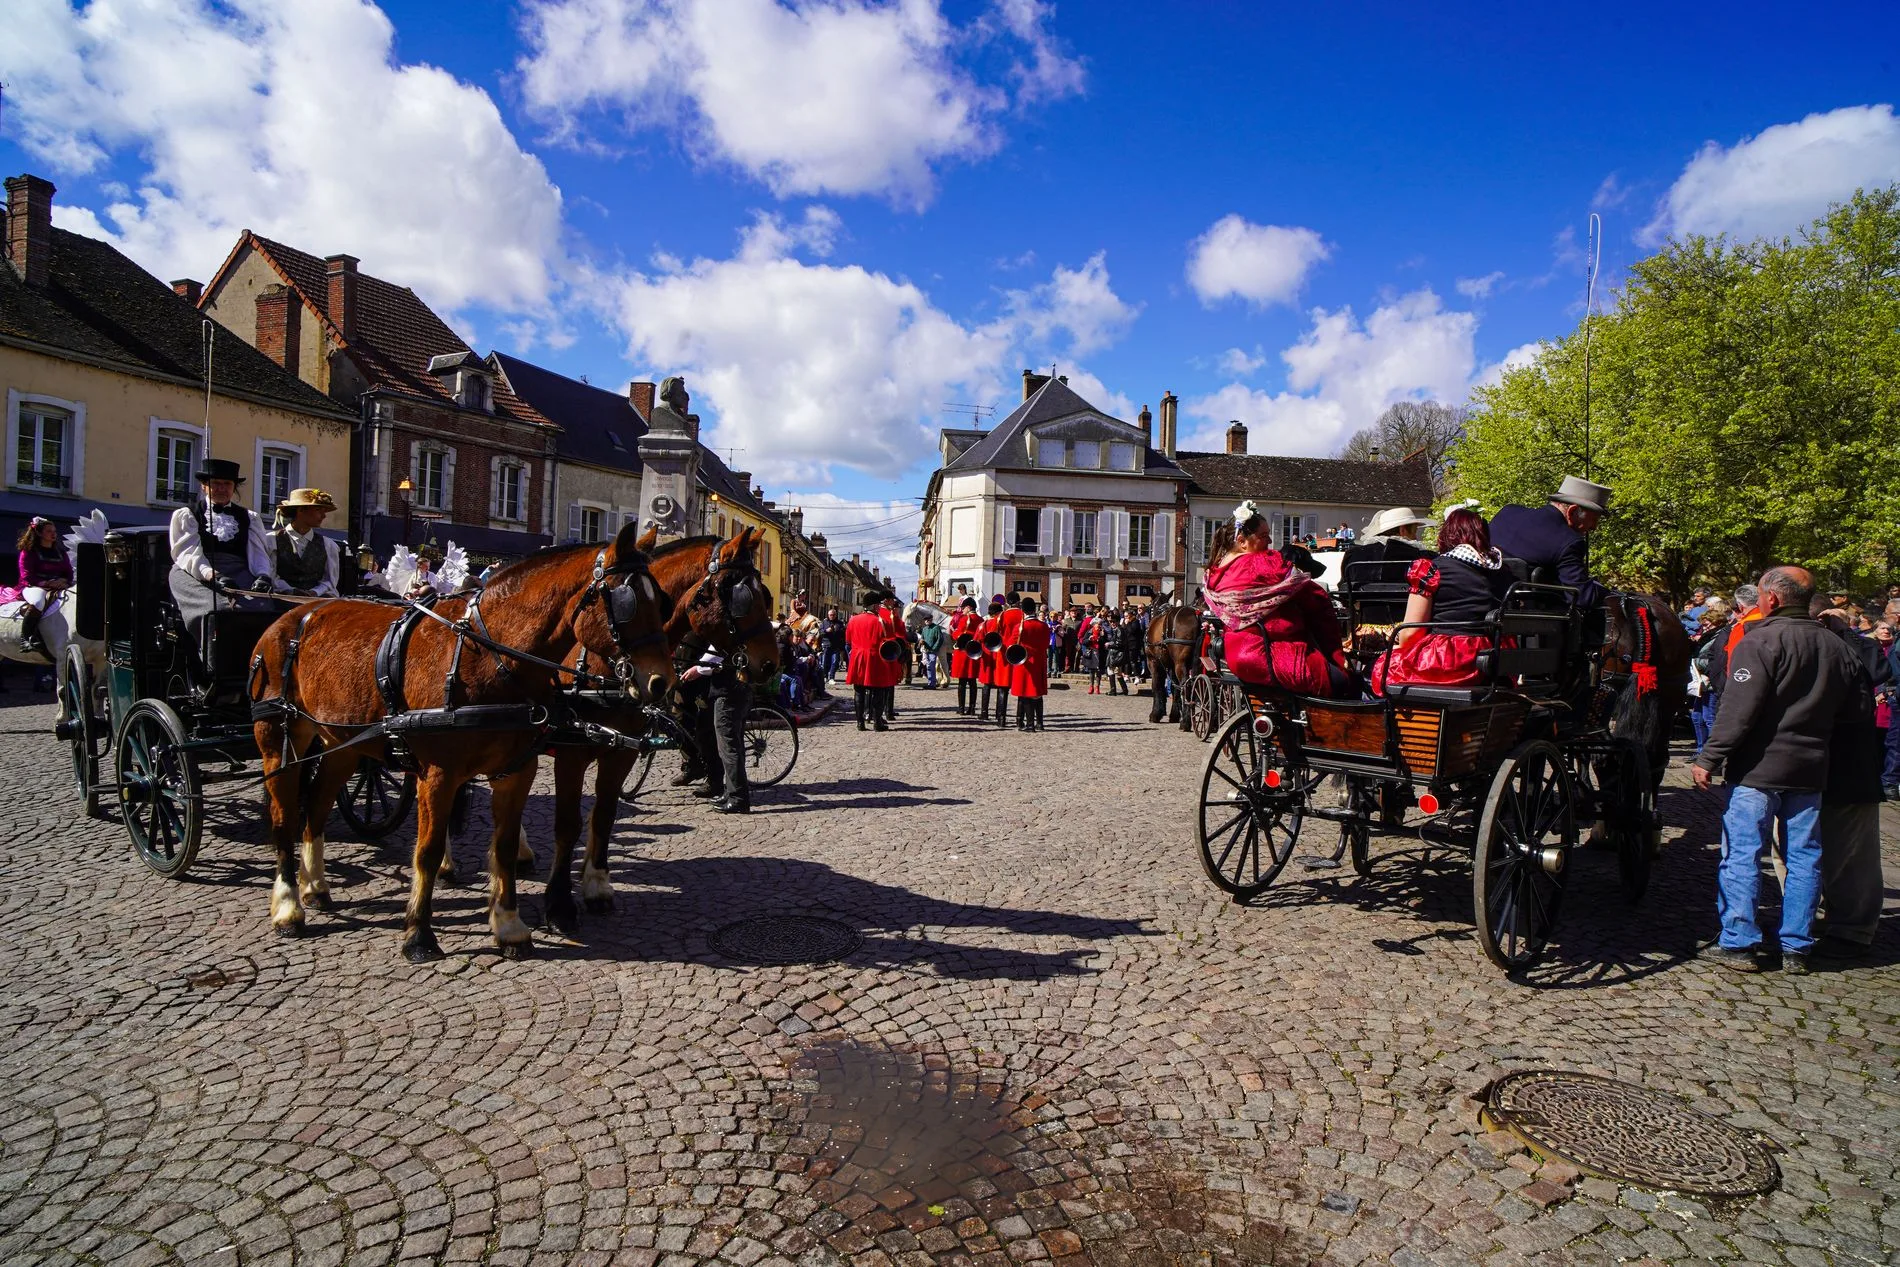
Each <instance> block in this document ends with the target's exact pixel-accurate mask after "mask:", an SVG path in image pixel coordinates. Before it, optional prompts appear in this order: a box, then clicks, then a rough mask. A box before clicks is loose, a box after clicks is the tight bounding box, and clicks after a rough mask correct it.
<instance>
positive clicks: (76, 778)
mask: <svg viewBox="0 0 1900 1267" xmlns="http://www.w3.org/2000/svg"><path fill="white" fill-rule="evenodd" d="M76 550H77V556H78V557H77V569H76V570H77V576H78V585H77V587H76V588H77V592H78V596H79V598H78V613H77V617H76V621H75V624H76V628H77V632H78V634H79V636H80V638H81V639H90V640H93V641H95V642H102V643H104V645H105V669H104V672H103V675H100V674H98V673H96V672H95V671H94V669H93V667H92V666H91V665H90V664H89V663H88V662H87V659H86V657H85V655H84V654H83V652H82V649H81V647H80V646H78V645H73V646H69V647H68V648H67V649H66V652H65V654H66V661H67V662H66V665H65V672H64V673H63V675H62V678H61V682H60V700H59V705H60V708H59V715H60V719H61V720H60V721H59V723H58V727H57V730H56V733H57V735H58V737H59V738H60V739H61V740H63V741H64V742H65V743H66V744H67V745H68V747H69V748H70V750H71V755H72V771H73V785H74V790H75V791H76V792H77V793H78V795H79V796H80V798H81V799H82V800H83V801H84V803H85V807H86V812H87V814H88V815H91V816H93V817H102V816H103V814H104V806H105V802H106V801H107V800H108V799H116V801H117V803H118V808H119V811H120V815H121V818H122V819H123V821H124V823H125V829H126V833H127V834H128V835H129V836H130V837H131V840H132V846H133V849H134V850H135V851H136V852H137V854H138V856H139V858H140V860H142V861H143V862H144V863H145V864H146V865H147V866H148V867H150V868H151V869H152V870H154V871H156V872H158V873H159V874H160V875H163V876H167V877H170V878H176V877H178V876H181V875H183V874H184V873H185V871H186V870H187V869H188V868H189V867H190V866H191V864H192V861H193V859H194V858H195V857H196V856H197V853H198V846H199V843H200V841H201V839H202V836H203V831H204V810H205V801H206V796H205V789H207V788H209V787H214V786H216V785H219V784H229V783H237V782H242V781H245V780H254V779H255V777H256V776H255V774H254V773H253V771H252V770H251V769H250V764H251V763H252V762H254V761H255V760H256V759H257V745H256V741H255V739H254V738H253V735H252V717H251V701H250V695H249V691H248V689H247V679H248V675H249V669H250V660H251V653H252V650H253V649H254V648H255V646H256V644H257V640H258V638H259V636H260V635H261V634H262V633H263V632H264V630H265V629H266V628H268V627H269V626H270V624H271V623H272V622H273V621H275V620H276V619H277V618H278V616H279V615H281V614H282V613H281V610H266V611H243V610H236V609H232V610H226V611H218V612H214V613H212V615H211V616H210V617H208V618H207V620H206V622H205V638H206V641H207V644H208V646H207V648H206V650H205V653H204V656H203V659H199V651H198V649H197V648H196V646H195V644H194V642H193V640H192V638H191V635H190V633H189V632H188V631H187V629H186V628H185V623H184V621H183V619H182V618H181V617H180V615H179V612H178V607H177V604H176V603H174V602H173V600H172V596H171V589H170V586H169V584H168V582H167V576H168V574H169V572H170V570H171V567H172V557H171V543H170V537H169V534H168V531H167V529H165V528H163V527H157V528H122V529H118V530H116V531H114V532H112V533H110V534H109V535H108V536H107V537H106V540H105V542H104V544H97V543H82V544H80V545H78V546H77V547H76ZM414 800H415V782H414V778H413V776H405V775H402V774H398V773H397V772H395V771H392V770H390V769H389V768H387V767H386V766H384V765H383V764H382V763H380V762H373V761H366V762H364V763H362V765H361V766H359V767H358V769H357V771H356V772H355V774H354V776H353V777H352V778H351V781H350V783H349V784H348V786H347V787H346V788H345V790H344V793H343V795H342V796H341V797H340V798H339V802H338V812H339V813H341V814H342V815H343V818H344V821H345V822H346V823H347V824H348V825H349V826H350V827H351V829H352V830H354V831H355V832H356V833H357V834H358V835H359V836H362V837H364V838H368V839H376V838H380V837H382V836H385V835H387V834H388V833H389V832H391V831H393V830H394V829H395V828H396V827H397V826H398V825H399V824H401V822H402V821H403V819H404V818H406V817H407V816H408V813H409V808H410V806H411V805H412V804H413V803H414Z"/></svg>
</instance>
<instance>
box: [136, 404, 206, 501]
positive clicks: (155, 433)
mask: <svg viewBox="0 0 1900 1267" xmlns="http://www.w3.org/2000/svg"><path fill="white" fill-rule="evenodd" d="M146 422H147V427H148V430H147V434H146V441H145V500H146V501H147V502H148V503H150V504H151V505H153V506H184V505H187V504H189V503H190V501H191V499H192V498H193V497H195V496H197V493H198V490H197V487H196V485H197V481H195V480H193V479H192V477H191V473H190V472H189V471H187V472H186V473H185V484H184V494H185V495H184V496H183V497H181V498H178V499H176V500H174V499H172V498H169V497H160V496H159V495H158V437H159V435H160V434H161V433H164V432H169V433H171V434H172V435H179V436H185V437H187V438H189V439H190V440H191V446H192V447H191V454H192V456H191V465H192V466H194V467H196V466H200V465H202V464H203V462H204V460H205V458H206V457H207V456H208V455H207V454H206V453H205V429H204V428H203V427H197V426H193V425H192V424H191V423H189V422H179V421H178V420H177V419H175V418H160V417H159V416H157V415H156V414H153V415H151V416H149V417H148V418H147V419H146Z"/></svg>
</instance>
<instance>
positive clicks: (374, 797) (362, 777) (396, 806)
mask: <svg viewBox="0 0 1900 1267" xmlns="http://www.w3.org/2000/svg"><path fill="white" fill-rule="evenodd" d="M415 804H416V776H415V775H413V774H405V773H403V772H402V771H400V770H392V769H390V768H389V767H388V766H386V765H384V764H383V763H382V762H380V761H378V760H376V759H375V758H373V757H364V758H363V759H362V760H360V761H358V762H357V763H356V772H355V773H354V774H352V775H350V781H349V782H348V783H345V784H344V785H343V794H342V795H341V796H339V797H337V801H336V811H337V813H339V814H341V815H342V816H343V821H344V822H345V823H347V824H349V828H350V830H351V831H352V832H355V833H356V837H357V839H359V840H381V839H382V838H383V837H385V836H387V835H388V834H389V833H390V832H392V831H395V830H396V828H398V827H400V826H402V824H403V820H404V819H406V818H408V817H409V811H410V810H411V809H413V808H414V807H415Z"/></svg>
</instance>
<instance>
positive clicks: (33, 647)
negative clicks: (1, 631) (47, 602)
mask: <svg viewBox="0 0 1900 1267" xmlns="http://www.w3.org/2000/svg"><path fill="white" fill-rule="evenodd" d="M45 614H46V613H44V612H42V611H41V610H40V609H39V608H37V607H33V606H30V605H28V606H26V609H25V610H24V611H22V612H21V613H20V650H22V651H24V652H25V653H26V654H28V655H41V656H45V657H46V658H47V659H48V660H51V659H52V658H53V654H52V652H50V651H48V650H47V649H46V644H45V643H44V642H41V641H40V617H41V616H44V615H45Z"/></svg>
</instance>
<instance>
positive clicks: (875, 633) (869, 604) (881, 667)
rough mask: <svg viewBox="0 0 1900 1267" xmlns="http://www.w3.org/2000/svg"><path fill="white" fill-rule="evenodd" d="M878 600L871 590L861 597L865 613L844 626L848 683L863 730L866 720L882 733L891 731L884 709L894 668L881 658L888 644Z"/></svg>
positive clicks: (845, 674)
mask: <svg viewBox="0 0 1900 1267" xmlns="http://www.w3.org/2000/svg"><path fill="white" fill-rule="evenodd" d="M877 597H878V596H877V595H876V594H874V593H872V592H871V591H870V590H866V591H864V593H862V594H860V595H858V606H859V607H861V608H863V609H864V610H862V611H860V612H859V613H858V614H857V615H855V616H853V617H852V618H851V623H849V624H847V625H846V626H845V627H844V645H845V647H846V648H847V649H848V652H849V658H848V659H847V660H846V661H845V670H844V680H845V681H846V682H847V683H849V684H850V686H851V689H852V700H853V705H854V707H855V708H856V710H857V716H858V729H859V730H863V729H864V723H865V721H866V720H869V721H870V722H871V724H872V725H873V726H874V727H876V728H877V729H878V730H889V729H890V727H889V726H888V725H886V724H885V722H884V709H883V689H884V682H885V680H886V679H887V678H888V677H889V676H890V667H889V662H888V661H886V660H884V659H882V658H881V657H880V656H879V655H878V648H879V647H881V646H883V645H884V620H883V618H882V617H881V616H879V615H878V610H877Z"/></svg>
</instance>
